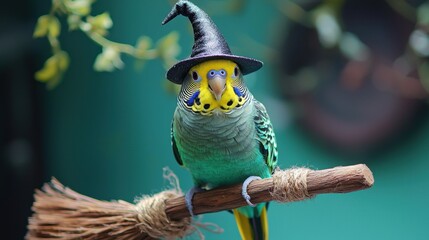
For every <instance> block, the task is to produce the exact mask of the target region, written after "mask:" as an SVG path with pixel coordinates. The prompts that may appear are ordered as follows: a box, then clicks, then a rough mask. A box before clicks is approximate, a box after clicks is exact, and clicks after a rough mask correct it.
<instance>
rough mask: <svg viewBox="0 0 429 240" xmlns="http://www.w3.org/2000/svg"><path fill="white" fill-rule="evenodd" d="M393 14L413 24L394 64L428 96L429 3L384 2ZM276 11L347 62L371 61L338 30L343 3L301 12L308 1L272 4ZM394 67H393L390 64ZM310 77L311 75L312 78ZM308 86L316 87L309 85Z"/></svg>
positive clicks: (328, 1) (333, 0)
mask: <svg viewBox="0 0 429 240" xmlns="http://www.w3.org/2000/svg"><path fill="white" fill-rule="evenodd" d="M385 1H386V3H387V4H388V6H390V7H391V8H392V9H393V10H394V11H395V12H397V14H399V15H401V16H403V17H404V18H405V19H407V20H408V21H411V22H413V23H414V24H415V29H414V30H413V31H412V32H411V34H410V36H409V39H408V46H407V47H406V50H405V52H404V53H403V55H402V56H399V57H398V59H397V61H396V62H398V61H400V62H405V63H406V64H407V68H406V69H404V68H403V69H400V70H401V73H402V74H404V75H405V76H407V75H411V74H412V73H413V72H417V73H418V77H419V79H420V81H421V83H422V86H424V88H425V89H426V91H427V92H429V78H428V77H429V73H428V72H427V71H428V70H429V69H428V66H429V59H428V58H429V1H423V3H422V4H420V5H418V6H414V5H412V4H411V3H409V2H407V1H406V0H385ZM275 2H276V3H277V5H278V6H279V10H280V11H281V12H282V13H283V14H284V15H285V16H286V17H287V18H288V19H290V20H291V21H294V22H296V23H298V24H301V25H303V26H305V27H309V28H314V29H315V30H316V32H317V34H318V38H319V42H320V45H321V47H323V48H328V49H333V48H337V49H338V50H339V52H340V53H341V54H342V55H343V56H344V57H346V58H347V59H350V60H354V61H358V62H363V61H366V60H368V59H370V58H371V50H370V49H369V48H368V47H367V46H366V45H365V43H364V42H362V41H361V40H360V38H359V36H357V35H355V34H354V33H352V32H349V31H348V30H347V29H344V27H343V26H342V24H341V23H342V19H341V17H342V15H341V10H342V6H343V4H344V3H345V0H322V1H319V4H318V5H317V6H316V7H313V8H311V9H305V7H304V5H306V3H308V1H304V0H295V1H292V0H289V1H280V0H276V1H275ZM394 64H395V63H394ZM313 75H314V74H313ZM312 86H316V85H314V84H312Z"/></svg>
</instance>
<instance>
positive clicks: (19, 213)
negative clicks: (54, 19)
mask: <svg viewBox="0 0 429 240" xmlns="http://www.w3.org/2000/svg"><path fill="white" fill-rule="evenodd" d="M32 14H33V11H32V2H31V1H9V2H7V3H3V4H2V7H1V9H0V16H1V22H0V29H1V30H0V31H1V32H0V78H1V81H0V126H1V128H0V140H1V144H0V158H1V161H0V191H1V192H0V211H1V213H2V218H1V222H0V226H1V227H0V229H1V238H2V239H22V238H23V236H24V235H25V232H26V224H27V218H26V216H29V215H30V214H31V204H32V201H33V197H32V195H33V192H34V189H35V188H36V187H39V186H40V185H41V181H42V175H43V169H42V167H43V165H42V157H41V152H42V151H41V149H42V148H41V145H42V142H41V131H42V130H41V129H40V120H41V119H40V96H39V95H38V94H37V90H36V89H43V86H41V85H40V84H39V83H37V82H36V81H34V78H33V75H34V72H35V71H36V68H37V67H36V65H37V64H38V63H39V62H40V60H39V58H38V56H37V54H36V52H37V51H35V42H34V40H33V39H32V34H33V27H34V18H33V17H32Z"/></svg>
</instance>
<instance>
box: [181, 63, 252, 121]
mask: <svg viewBox="0 0 429 240" xmlns="http://www.w3.org/2000/svg"><path fill="white" fill-rule="evenodd" d="M247 95H248V94H247V88H246V86H245V85H244V82H243V77H242V74H241V72H240V68H239V67H238V65H237V64H236V63H234V62H233V61H230V60H220V59H215V60H208V61H205V62H202V63H199V64H198V65H195V66H194V67H192V68H191V69H190V70H189V72H188V74H187V76H186V78H185V80H184V81H183V84H182V88H181V92H180V95H179V99H180V101H182V103H183V105H184V106H186V107H187V108H188V109H190V110H192V111H193V112H195V113H200V114H202V115H211V114H212V113H213V112H224V113H228V112H231V111H232V110H234V109H236V108H239V107H241V106H243V104H244V103H245V102H246V100H247Z"/></svg>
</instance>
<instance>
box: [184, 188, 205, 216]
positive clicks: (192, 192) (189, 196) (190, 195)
mask: <svg viewBox="0 0 429 240" xmlns="http://www.w3.org/2000/svg"><path fill="white" fill-rule="evenodd" d="M202 191H203V189H201V188H199V187H193V188H191V189H190V190H189V191H188V192H187V193H186V194H185V201H186V207H187V208H188V211H189V213H190V214H191V217H192V216H194V212H193V210H194V206H193V205H192V198H193V197H194V195H195V193H197V192H202Z"/></svg>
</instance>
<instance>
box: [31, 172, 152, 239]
mask: <svg viewBox="0 0 429 240" xmlns="http://www.w3.org/2000/svg"><path fill="white" fill-rule="evenodd" d="M34 197H35V202H34V204H33V207H32V210H33V211H34V213H33V216H31V217H30V219H29V223H28V233H27V235H26V236H25V239H27V240H38V239H43V240H46V239H119V240H122V239H131V240H134V239H152V238H151V237H148V235H147V234H145V233H142V231H141V230H140V229H139V227H138V224H139V222H138V220H137V212H136V208H135V205H134V204H132V203H128V202H125V201H121V200H119V201H111V202H107V201H101V200H97V199H94V198H90V197H87V196H84V195H82V194H79V193H77V192H75V191H73V190H71V189H69V188H67V187H64V186H63V185H62V184H61V183H60V182H59V181H58V180H57V179H55V178H53V179H52V180H51V182H49V183H46V184H45V185H44V186H43V188H42V190H36V193H35V195H34Z"/></svg>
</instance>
